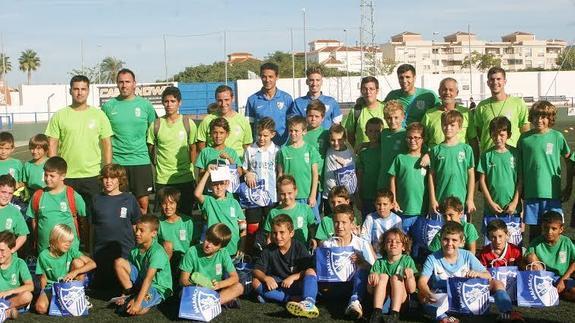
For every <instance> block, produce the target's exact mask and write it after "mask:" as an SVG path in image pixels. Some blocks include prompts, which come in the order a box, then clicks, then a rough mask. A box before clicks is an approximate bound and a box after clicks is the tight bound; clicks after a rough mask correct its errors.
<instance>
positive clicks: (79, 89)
mask: <svg viewBox="0 0 575 323" xmlns="http://www.w3.org/2000/svg"><path fill="white" fill-rule="evenodd" d="M89 93H90V80H89V79H88V78H87V77H86V76H84V75H76V76H74V77H72V79H71V80H70V95H72V104H71V105H70V106H67V107H64V108H62V109H60V110H58V112H56V113H55V114H54V115H53V116H52V118H50V121H49V122H48V126H47V127H46V132H45V134H46V136H48V141H49V150H48V156H50V157H52V156H60V157H62V158H64V160H66V162H67V163H68V171H67V174H66V180H65V183H66V185H69V186H71V187H72V188H74V190H75V191H76V192H78V193H79V194H80V195H81V196H82V198H83V199H84V201H85V202H86V203H87V205H88V206H89V205H91V203H92V197H94V196H96V195H97V194H99V193H100V180H99V179H98V175H99V174H100V167H101V165H102V161H103V162H104V164H109V163H111V162H112V145H111V143H110V137H111V136H112V134H113V133H112V128H111V127H110V122H109V121H108V118H106V115H105V114H104V113H102V111H100V109H98V108H95V107H91V106H89V105H88V103H87V100H88V94H89Z"/></svg>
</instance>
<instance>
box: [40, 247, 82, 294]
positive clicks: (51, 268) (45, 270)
mask: <svg viewBox="0 0 575 323" xmlns="http://www.w3.org/2000/svg"><path fill="white" fill-rule="evenodd" d="M80 257H82V253H81V252H80V251H79V250H78V249H75V248H70V250H68V252H66V253H64V254H62V255H61V256H59V257H54V256H53V255H52V254H51V253H50V250H48V249H44V250H43V251H42V252H40V255H39V256H38V263H37V264H36V275H46V280H47V281H48V284H47V285H46V287H47V288H50V287H52V284H54V283H57V282H58V281H59V280H61V279H62V278H64V276H66V275H67V274H68V272H70V265H71V264H72V261H73V260H74V259H77V258H80Z"/></svg>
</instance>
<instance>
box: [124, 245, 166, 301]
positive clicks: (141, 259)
mask: <svg viewBox="0 0 575 323" xmlns="http://www.w3.org/2000/svg"><path fill="white" fill-rule="evenodd" d="M128 260H129V261H130V264H132V265H134V266H135V267H136V270H138V280H137V283H136V284H138V283H140V284H141V283H142V281H143V280H144V278H145V277H146V274H147V272H148V269H150V268H154V269H156V274H155V275H154V279H153V280H152V285H151V287H154V288H155V289H156V290H157V291H158V293H159V294H160V296H161V297H162V299H166V298H167V297H169V296H170V295H171V294H172V271H171V270H170V259H169V258H168V255H167V254H166V251H164V248H162V246H161V245H160V244H158V243H157V242H156V241H153V242H152V245H151V246H150V248H149V249H148V250H146V251H144V252H141V251H140V249H139V248H138V247H136V248H134V249H132V251H130V257H129V259H128Z"/></svg>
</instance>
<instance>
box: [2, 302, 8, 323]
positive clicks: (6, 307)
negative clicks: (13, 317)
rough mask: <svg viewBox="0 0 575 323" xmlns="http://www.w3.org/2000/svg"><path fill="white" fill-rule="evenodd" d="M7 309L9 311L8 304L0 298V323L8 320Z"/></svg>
mask: <svg viewBox="0 0 575 323" xmlns="http://www.w3.org/2000/svg"><path fill="white" fill-rule="evenodd" d="M9 309H10V302H9V301H7V300H6V299H4V298H0V323H2V322H4V321H6V320H7V319H8V310H9Z"/></svg>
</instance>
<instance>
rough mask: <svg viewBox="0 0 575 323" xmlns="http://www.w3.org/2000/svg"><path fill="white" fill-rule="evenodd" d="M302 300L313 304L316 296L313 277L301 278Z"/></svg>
mask: <svg viewBox="0 0 575 323" xmlns="http://www.w3.org/2000/svg"><path fill="white" fill-rule="evenodd" d="M302 296H303V299H304V300H306V301H310V302H312V303H314V304H315V298H316V296H317V277H316V276H315V275H305V276H304V277H303V295H302Z"/></svg>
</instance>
